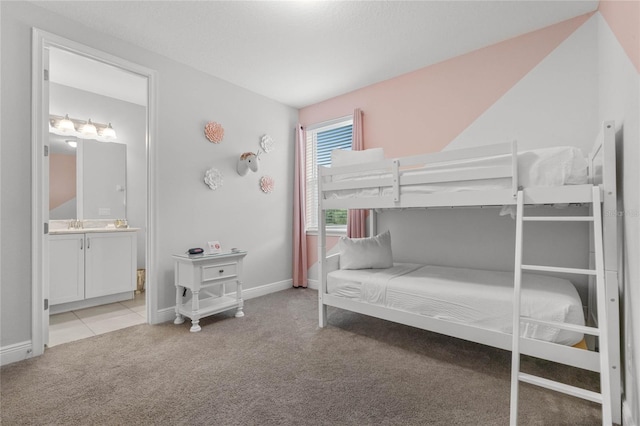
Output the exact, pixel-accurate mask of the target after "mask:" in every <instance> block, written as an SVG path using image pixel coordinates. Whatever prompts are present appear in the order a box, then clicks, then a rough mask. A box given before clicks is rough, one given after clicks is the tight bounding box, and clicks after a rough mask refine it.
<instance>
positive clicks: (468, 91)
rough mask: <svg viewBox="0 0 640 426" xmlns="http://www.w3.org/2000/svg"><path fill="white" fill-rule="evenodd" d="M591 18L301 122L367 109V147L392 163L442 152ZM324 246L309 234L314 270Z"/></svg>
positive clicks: (362, 92) (349, 97)
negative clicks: (380, 150) (381, 152)
mask: <svg viewBox="0 0 640 426" xmlns="http://www.w3.org/2000/svg"><path fill="white" fill-rule="evenodd" d="M591 15H593V13H589V14H586V15H582V16H578V17H576V18H573V19H569V20H567V21H563V22H560V23H558V24H555V25H551V26H549V27H546V28H543V29H541V30H538V31H534V32H531V33H527V34H524V35H521V36H518V37H515V38H512V39H509V40H506V41H503V42H500V43H497V44H494V45H491V46H488V47H485V48H482V49H479V50H476V51H473V52H470V53H467V54H465V55H461V56H458V57H455V58H452V59H449V60H447V61H444V62H441V63H438V64H435V65H432V66H429V67H426V68H422V69H419V70H417V71H414V72H410V73H408V74H404V75H401V76H399V77H396V78H393V79H390V80H386V81H383V82H380V83H377V84H373V85H371V86H368V87H365V88H362V89H359V90H356V91H353V92H350V93H347V94H345V95H342V96H338V97H335V98H332V99H328V100H326V101H323V102H320V103H317V104H315V105H310V106H308V107H305V108H302V109H301V110H300V123H302V124H303V125H310V124H314V123H319V122H322V121H326V120H330V119H333V118H336V117H342V116H346V115H350V114H352V113H353V110H354V109H355V108H360V109H362V110H363V112H364V119H363V133H364V146H365V148H377V147H382V148H384V151H385V156H386V157H387V158H393V157H401V156H406V155H414V154H422V153H428V152H438V151H440V150H442V149H443V148H444V147H445V146H446V145H447V144H449V143H450V142H451V141H452V140H453V139H455V138H456V136H458V135H459V134H460V133H461V132H462V131H463V130H464V129H466V128H467V127H468V126H469V125H470V124H471V123H473V122H474V121H475V120H476V119H477V118H478V117H479V116H480V115H481V114H482V113H483V112H485V111H486V110H487V109H488V108H489V107H491V106H492V105H493V104H494V103H495V102H496V101H497V100H498V99H500V98H501V97H502V96H503V95H504V94H505V93H507V92H508V91H509V90H510V89H511V88H512V87H513V86H514V85H515V84H516V83H517V82H518V81H520V80H521V79H522V78H523V77H524V76H525V75H526V74H527V73H528V72H529V71H531V69H533V68H534V67H535V66H536V65H538V64H539V63H540V61H542V60H543V59H544V58H545V57H546V56H547V55H549V53H551V52H552V51H553V50H554V49H555V48H556V47H558V45H560V43H562V42H563V41H564V40H565V39H566V38H567V37H569V36H570V35H571V34H572V33H573V32H574V31H575V30H576V29H578V27H580V26H581V25H582V24H583V23H585V22H586V21H587V20H588V19H589V18H590V17H591ZM336 243H337V238H328V239H327V250H329V249H331V248H332V247H333V246H334V245H335V244H336ZM316 245H317V238H316V237H307V248H308V249H307V252H308V262H309V265H313V264H314V263H315V262H316V261H317V260H318V252H317V246H316Z"/></svg>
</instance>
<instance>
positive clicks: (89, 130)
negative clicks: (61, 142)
mask: <svg viewBox="0 0 640 426" xmlns="http://www.w3.org/2000/svg"><path fill="white" fill-rule="evenodd" d="M82 134H83V135H85V136H98V129H96V126H95V125H94V124H93V123H92V122H91V119H89V121H87V124H85V125H84V126H82Z"/></svg>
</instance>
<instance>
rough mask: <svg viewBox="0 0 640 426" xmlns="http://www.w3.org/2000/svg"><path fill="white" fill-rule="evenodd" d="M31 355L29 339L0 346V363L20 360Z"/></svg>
mask: <svg viewBox="0 0 640 426" xmlns="http://www.w3.org/2000/svg"><path fill="white" fill-rule="evenodd" d="M32 356H33V347H32V345H31V341H30V340H28V341H26V342H20V343H14V344H13V345H7V346H3V347H2V348H0V365H7V364H11V363H14V362H18V361H22V360H25V359H27V358H31V357H32Z"/></svg>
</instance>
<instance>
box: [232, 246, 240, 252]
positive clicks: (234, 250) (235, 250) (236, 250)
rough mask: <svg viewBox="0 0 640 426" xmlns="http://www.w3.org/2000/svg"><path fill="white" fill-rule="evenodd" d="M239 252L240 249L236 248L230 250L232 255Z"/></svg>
mask: <svg viewBox="0 0 640 426" xmlns="http://www.w3.org/2000/svg"><path fill="white" fill-rule="evenodd" d="M239 251H240V249H239V248H236V247H234V248H232V249H231V252H233V253H237V252H239Z"/></svg>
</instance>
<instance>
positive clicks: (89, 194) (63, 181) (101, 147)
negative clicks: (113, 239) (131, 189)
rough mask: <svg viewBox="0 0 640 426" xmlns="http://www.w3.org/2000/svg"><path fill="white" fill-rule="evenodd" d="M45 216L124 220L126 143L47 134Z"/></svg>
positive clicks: (64, 218) (125, 216) (62, 218)
mask: <svg viewBox="0 0 640 426" xmlns="http://www.w3.org/2000/svg"><path fill="white" fill-rule="evenodd" d="M49 147H50V148H49V149H50V152H49V218H50V219H54V220H68V219H80V220H86V219H126V218H127V215H126V200H127V192H126V169H127V166H126V164H127V161H126V148H127V147H126V145H124V144H121V143H114V142H98V141H96V140H91V139H80V138H76V137H74V136H61V135H56V134H53V133H50V134H49Z"/></svg>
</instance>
